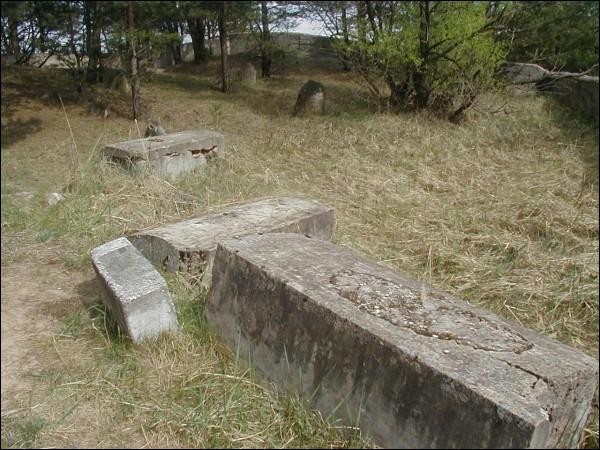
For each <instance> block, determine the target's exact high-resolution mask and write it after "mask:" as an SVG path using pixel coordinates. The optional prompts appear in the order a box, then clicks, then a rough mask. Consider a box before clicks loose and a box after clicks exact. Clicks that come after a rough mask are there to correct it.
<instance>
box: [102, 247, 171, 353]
mask: <svg viewBox="0 0 600 450" xmlns="http://www.w3.org/2000/svg"><path fill="white" fill-rule="evenodd" d="M92 264H93V266H94V270H95V271H96V275H97V277H98V280H99V282H100V284H101V285H102V286H103V288H104V292H103V295H102V300H103V302H104V304H105V305H106V307H107V309H108V310H109V311H110V313H111V315H112V317H113V318H114V320H115V321H116V322H117V323H118V324H119V326H120V327H121V329H122V330H123V331H124V332H125V334H127V335H128V336H129V337H130V338H131V339H132V340H133V341H134V342H136V341H139V340H141V339H143V338H146V337H152V336H157V335H158V334H160V333H162V332H168V331H174V330H177V329H178V328H179V325H178V322H177V315H176V313H175V307H174V306H173V301H172V300H171V295H170V293H169V290H168V288H167V284H166V283H165V280H164V279H163V277H162V276H161V275H160V273H158V272H157V271H156V269H155V268H154V266H153V265H152V264H150V262H149V261H148V260H147V259H146V258H144V255H142V254H141V253H140V252H139V251H138V250H137V249H136V248H135V247H134V246H133V245H131V243H130V242H129V241H128V240H127V239H126V238H119V239H115V240H114V241H111V242H108V243H106V244H104V245H100V246H99V247H96V248H95V249H93V250H92Z"/></svg>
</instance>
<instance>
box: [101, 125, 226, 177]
mask: <svg viewBox="0 0 600 450" xmlns="http://www.w3.org/2000/svg"><path fill="white" fill-rule="evenodd" d="M224 152H225V150H224V138H223V135H222V134H219V133H215V132H214V131H209V130H191V131H181V132H178V133H170V134H165V135H162V136H153V137H147V138H143V139H134V140H132V141H125V142H119V143H116V144H110V145H107V146H106V147H105V148H104V150H103V153H104V155H105V156H106V157H107V158H112V159H116V160H118V161H120V162H123V163H124V164H126V165H133V166H134V167H137V168H144V167H149V168H151V169H152V170H154V171H155V172H156V173H158V174H159V175H161V176H178V175H182V174H184V173H187V172H190V171H192V170H194V169H198V168H200V167H202V166H204V165H205V164H206V162H207V161H208V160H209V159H210V158H213V157H217V158H223V156H224Z"/></svg>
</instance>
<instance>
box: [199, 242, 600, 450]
mask: <svg viewBox="0 0 600 450" xmlns="http://www.w3.org/2000/svg"><path fill="white" fill-rule="evenodd" d="M375 305H378V306H379V313H376V309H375V307H374V306H375ZM205 316H206V320H207V324H208V325H209V327H210V329H212V330H213V331H214V332H215V333H216V334H217V335H219V336H220V337H221V339H222V340H223V341H224V342H225V343H226V344H227V345H229V346H230V347H231V348H232V349H235V352H236V354H239V355H240V356H241V357H242V358H244V359H249V361H250V362H251V365H252V367H253V368H256V369H257V372H258V373H259V374H262V376H263V379H264V381H265V383H269V382H273V383H275V385H276V386H278V388H280V389H281V390H283V391H290V392H299V393H301V394H302V395H303V396H304V398H306V399H311V405H310V406H311V407H314V408H316V409H318V410H319V411H321V413H322V415H323V417H327V416H328V415H329V414H330V413H333V412H334V411H335V413H334V415H333V417H337V418H338V419H340V421H341V423H342V424H344V423H345V424H353V422H354V421H356V420H357V418H358V417H360V427H361V429H362V431H363V433H364V435H366V436H367V437H370V438H372V439H373V442H374V443H375V444H377V445H380V446H384V447H391V448H572V447H575V446H576V445H577V443H578V440H579V438H580V436H581V433H582V431H583V428H584V426H585V423H586V418H587V416H588V414H589V412H590V408H591V402H592V399H593V396H594V392H595V390H596V388H597V385H598V360H596V359H595V358H592V357H589V356H587V355H585V354H583V353H581V352H579V351H577V350H575V349H573V348H571V347H568V346H566V345H563V344H561V343H559V342H557V341H554V340H552V339H549V338H547V337H545V336H542V335H539V334H537V333H534V332H532V331H530V330H528V329H526V328H524V327H522V326H520V325H518V324H516V323H512V322H509V321H507V320H504V319H502V318H500V317H498V316H496V315H495V314H492V313H490V312H487V311H484V310H482V309H479V308H475V307H473V306H470V305H469V304H467V303H465V302H463V301H460V300H457V299H455V298H453V297H451V296H449V295H448V294H445V293H443V292H441V291H438V290H436V289H434V288H432V287H429V286H427V285H424V284H422V283H420V282H418V281H416V280H413V279H411V278H409V277H407V276H404V275H401V274H399V273H397V272H394V271H393V270H391V269H389V268H387V267H384V266H382V265H379V264H377V263H375V262H372V261H369V260H368V259H366V258H363V257H360V256H358V255H356V254H354V253H352V252H351V251H349V250H347V249H344V248H343V247H340V246H336V245H334V244H332V243H330V242H325V241H319V240H316V239H309V238H306V237H304V236H301V235H297V234H287V233H268V234H263V235H249V236H245V237H241V238H239V239H230V240H225V241H222V242H220V243H219V245H218V247H217V251H216V253H215V257H214V265H213V284H212V289H211V291H210V293H209V296H208V299H207V303H206V306H205ZM394 321H396V322H397V324H394V323H393V322H394Z"/></svg>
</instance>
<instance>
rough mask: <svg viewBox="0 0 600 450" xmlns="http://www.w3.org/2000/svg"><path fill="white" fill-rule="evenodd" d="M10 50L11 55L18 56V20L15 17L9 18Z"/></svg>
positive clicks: (19, 49) (19, 51) (19, 50)
mask: <svg viewBox="0 0 600 450" xmlns="http://www.w3.org/2000/svg"><path fill="white" fill-rule="evenodd" d="M9 45H10V52H11V54H12V55H13V56H19V54H20V53H21V48H20V46H19V21H18V20H17V19H16V18H11V19H10V39H9Z"/></svg>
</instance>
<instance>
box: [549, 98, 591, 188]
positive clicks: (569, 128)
mask: <svg viewBox="0 0 600 450" xmlns="http://www.w3.org/2000/svg"><path fill="white" fill-rule="evenodd" d="M546 101H547V105H546V106H547V109H548V113H549V115H550V119H551V120H552V122H554V123H555V124H556V125H557V126H558V127H559V128H560V129H561V131H562V133H563V134H564V136H565V137H566V138H567V139H569V141H571V142H582V143H583V144H582V145H578V151H579V156H580V158H581V161H582V163H583V166H584V172H583V180H582V182H583V184H584V185H591V186H594V188H595V189H596V190H598V184H599V178H600V177H599V173H600V153H599V142H600V140H599V133H598V122H597V121H595V120H594V119H593V118H591V117H589V116H587V115H585V114H583V113H581V112H578V111H576V110H574V109H572V108H570V107H568V106H566V105H564V104H563V103H561V102H559V101H558V100H557V99H555V98H551V97H547V98H546Z"/></svg>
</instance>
